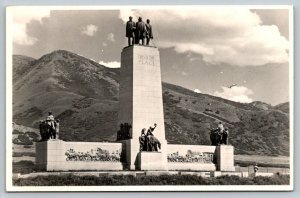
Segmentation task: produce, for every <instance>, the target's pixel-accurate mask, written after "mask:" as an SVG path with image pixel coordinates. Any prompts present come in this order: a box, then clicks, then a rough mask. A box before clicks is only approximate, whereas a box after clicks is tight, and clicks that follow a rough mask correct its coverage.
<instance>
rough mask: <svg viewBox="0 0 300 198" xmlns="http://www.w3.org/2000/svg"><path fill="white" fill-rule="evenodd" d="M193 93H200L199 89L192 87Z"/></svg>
mask: <svg viewBox="0 0 300 198" xmlns="http://www.w3.org/2000/svg"><path fill="white" fill-rule="evenodd" d="M194 92H195V93H202V92H201V91H200V90H199V89H194Z"/></svg>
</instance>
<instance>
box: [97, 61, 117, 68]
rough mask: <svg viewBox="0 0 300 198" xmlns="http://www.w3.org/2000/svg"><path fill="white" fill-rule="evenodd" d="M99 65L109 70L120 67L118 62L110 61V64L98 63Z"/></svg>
mask: <svg viewBox="0 0 300 198" xmlns="http://www.w3.org/2000/svg"><path fill="white" fill-rule="evenodd" d="M99 64H100V65H104V66H106V67H109V68H120V67H121V63H120V62H118V61H112V62H103V61H100V62H99Z"/></svg>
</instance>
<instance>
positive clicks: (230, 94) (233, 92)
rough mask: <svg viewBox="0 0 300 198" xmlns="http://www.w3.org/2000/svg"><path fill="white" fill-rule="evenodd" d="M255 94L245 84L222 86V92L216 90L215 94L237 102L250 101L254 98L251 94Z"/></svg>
mask: <svg viewBox="0 0 300 198" xmlns="http://www.w3.org/2000/svg"><path fill="white" fill-rule="evenodd" d="M252 94H253V91H252V90H251V89H248V88H247V87H244V86H235V87H232V88H228V87H222V92H218V91H216V92H215V93H214V94H213V95H214V96H217V97H221V98H225V99H228V100H232V101H235V102H241V103H250V102H252V101H253V100H252V99H251V98H250V95H252Z"/></svg>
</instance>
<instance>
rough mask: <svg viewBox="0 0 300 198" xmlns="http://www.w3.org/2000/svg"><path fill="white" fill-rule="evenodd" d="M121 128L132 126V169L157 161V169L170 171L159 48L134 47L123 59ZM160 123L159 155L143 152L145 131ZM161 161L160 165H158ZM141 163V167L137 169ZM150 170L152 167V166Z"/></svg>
mask: <svg viewBox="0 0 300 198" xmlns="http://www.w3.org/2000/svg"><path fill="white" fill-rule="evenodd" d="M120 73H121V76H120V91H119V94H120V95H119V100H120V110H119V124H120V125H121V124H125V123H129V124H130V125H132V129H131V130H130V134H129V136H128V137H129V139H125V140H121V141H122V142H124V143H125V144H126V156H127V161H126V163H127V165H128V167H127V168H128V169H130V170H135V169H136V166H138V167H140V168H141V169H143V167H144V166H143V164H148V165H149V164H151V161H156V162H155V164H157V165H155V166H154V165H153V169H160V170H166V169H167V168H166V167H167V166H166V163H167V158H166V152H165V151H166V147H167V142H166V140H165V126H164V113H163V101H162V85H161V71H160V57H159V51H158V49H157V48H156V47H152V46H144V45H131V46H128V47H125V48H124V49H123V51H122V55H121V71H120ZM154 123H156V124H157V127H156V128H155V130H154V131H153V134H154V136H155V137H156V138H157V139H158V140H159V141H160V143H161V149H160V151H159V152H143V151H141V152H140V142H139V137H140V136H141V132H142V130H143V128H146V129H148V127H149V126H153V124H154ZM157 160H159V161H160V162H158V161H157ZM137 162H139V163H140V164H141V165H137ZM149 166H150V165H149Z"/></svg>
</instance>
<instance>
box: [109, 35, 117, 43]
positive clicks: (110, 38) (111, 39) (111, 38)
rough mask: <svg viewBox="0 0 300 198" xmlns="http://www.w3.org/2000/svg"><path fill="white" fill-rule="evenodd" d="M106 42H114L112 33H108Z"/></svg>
mask: <svg viewBox="0 0 300 198" xmlns="http://www.w3.org/2000/svg"><path fill="white" fill-rule="evenodd" d="M107 40H109V41H111V42H115V41H116V40H115V35H114V34H113V33H109V34H108V35H107Z"/></svg>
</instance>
